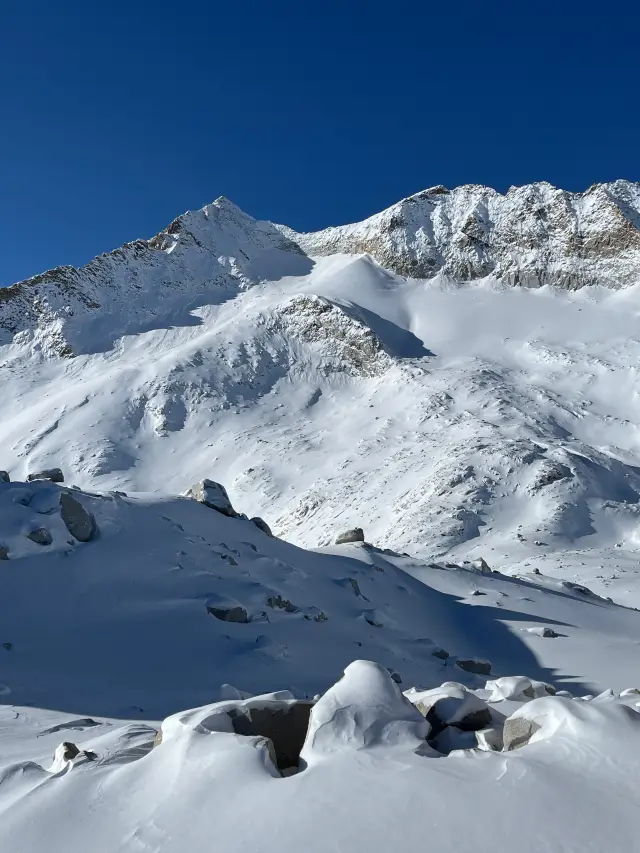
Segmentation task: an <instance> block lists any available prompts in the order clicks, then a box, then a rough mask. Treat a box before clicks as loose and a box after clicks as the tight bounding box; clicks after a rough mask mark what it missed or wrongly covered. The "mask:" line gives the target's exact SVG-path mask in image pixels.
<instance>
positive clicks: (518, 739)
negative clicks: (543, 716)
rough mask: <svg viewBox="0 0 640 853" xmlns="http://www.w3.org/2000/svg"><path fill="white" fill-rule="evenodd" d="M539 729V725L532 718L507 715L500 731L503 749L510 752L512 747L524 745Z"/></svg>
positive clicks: (516, 747)
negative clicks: (507, 717)
mask: <svg viewBox="0 0 640 853" xmlns="http://www.w3.org/2000/svg"><path fill="white" fill-rule="evenodd" d="M539 729H540V726H539V725H538V723H536V722H535V721H534V720H527V719H526V717H509V719H508V720H506V721H505V724H504V729H503V731H502V737H503V741H504V751H505V752H510V751H511V750H512V749H518V747H520V746H525V745H526V744H528V743H529V741H530V740H531V737H532V736H533V735H534V734H535V733H536V732H537V731H539Z"/></svg>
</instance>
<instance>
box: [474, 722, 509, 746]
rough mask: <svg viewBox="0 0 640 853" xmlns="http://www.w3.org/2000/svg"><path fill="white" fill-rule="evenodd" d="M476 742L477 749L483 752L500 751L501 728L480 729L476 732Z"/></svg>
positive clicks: (502, 740)
mask: <svg viewBox="0 0 640 853" xmlns="http://www.w3.org/2000/svg"><path fill="white" fill-rule="evenodd" d="M476 743H477V744H478V749H481V750H482V751H483V752H502V749H503V747H504V737H503V733H502V729H501V728H493V727H490V728H487V729H480V731H477V732H476Z"/></svg>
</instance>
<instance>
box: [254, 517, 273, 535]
mask: <svg viewBox="0 0 640 853" xmlns="http://www.w3.org/2000/svg"><path fill="white" fill-rule="evenodd" d="M250 521H252V522H253V523H254V524H255V526H256V527H257V528H258V529H259V530H262V532H263V533H266V534H267V536H271V537H272V538H273V533H272V532H271V528H270V527H269V525H268V524H267V522H266V521H265V520H264V519H263V518H260V516H259V515H256V516H254V517H253V518H252V519H250Z"/></svg>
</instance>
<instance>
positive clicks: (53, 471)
mask: <svg viewBox="0 0 640 853" xmlns="http://www.w3.org/2000/svg"><path fill="white" fill-rule="evenodd" d="M33 480H51V481H52V482H53V483H64V474H63V473H62V471H61V470H60V468H46V469H45V470H44V471H36V472H35V473H33V474H27V482H28V483H31V482H32V481H33Z"/></svg>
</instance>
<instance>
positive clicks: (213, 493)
mask: <svg viewBox="0 0 640 853" xmlns="http://www.w3.org/2000/svg"><path fill="white" fill-rule="evenodd" d="M183 495H184V496H185V497H187V498H193V500H195V501H198V503H201V504H204V505H205V506H208V507H211V509H215V510H217V511H218V512H221V513H222V514H223V515H228V516H229V517H230V518H235V516H236V511H235V510H234V508H233V506H232V505H231V501H230V500H229V495H228V494H227V490H226V489H225V487H224V486H222V485H221V484H220V483H215V482H214V481H213V480H200V482H199V483H195V484H194V485H193V486H191V487H190V488H188V489H187V491H186V492H183Z"/></svg>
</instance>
